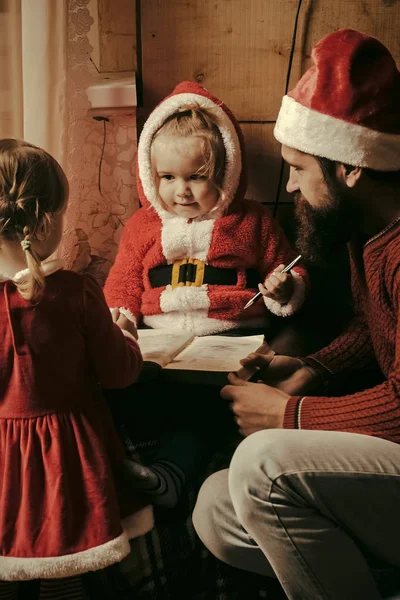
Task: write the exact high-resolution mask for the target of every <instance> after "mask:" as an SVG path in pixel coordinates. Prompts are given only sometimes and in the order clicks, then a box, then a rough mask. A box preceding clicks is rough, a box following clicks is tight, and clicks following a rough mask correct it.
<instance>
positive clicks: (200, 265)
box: [171, 258, 206, 290]
mask: <svg viewBox="0 0 400 600" xmlns="http://www.w3.org/2000/svg"><path fill="white" fill-rule="evenodd" d="M182 265H195V267H196V278H195V280H194V281H179V273H180V268H181V266H182ZM205 266H206V263H205V262H204V261H203V260H198V259H197V258H184V259H183V260H178V261H176V262H174V264H173V265H172V276H171V287H172V289H173V290H174V289H175V288H177V287H183V286H187V287H190V286H192V287H201V286H202V285H203V281H204V270H205Z"/></svg>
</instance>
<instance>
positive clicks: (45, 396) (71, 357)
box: [0, 139, 152, 599]
mask: <svg viewBox="0 0 400 600" xmlns="http://www.w3.org/2000/svg"><path fill="white" fill-rule="evenodd" d="M67 201H68V184H67V180H66V178H65V175H64V173H63V171H62V169H61V167H60V166H59V164H58V163H57V162H56V161H55V160H54V158H52V157H51V156H50V155H49V154H47V152H45V151H44V150H41V149H40V148H36V147H35V146H32V145H31V144H28V143H26V142H24V141H21V140H15V139H3V140H0V339H1V345H0V473H1V477H2V478H1V479H0V580H2V581H24V580H25V581H27V580H34V579H51V578H63V577H70V576H73V575H77V574H79V573H83V572H86V571H89V570H97V569H100V568H103V567H105V566H107V565H110V564H112V563H115V562H118V561H120V560H121V559H122V558H123V557H124V556H126V555H127V554H128V552H129V537H134V536H136V535H141V534H143V533H145V532H146V531H148V530H149V529H150V527H151V525H152V513H151V509H150V507H147V506H145V504H144V503H142V502H141V501H140V499H139V498H137V499H136V498H133V499H132V495H130V498H129V502H128V500H127V499H126V498H125V499H124V498H123V494H122V491H120V490H119V488H118V486H117V485H114V477H115V481H116V482H117V481H118V478H119V476H120V475H121V476H122V477H123V476H124V466H123V465H124V459H125V455H124V450H123V447H122V445H121V444H120V442H119V439H118V436H117V434H116V433H115V431H114V429H113V428H112V425H111V423H112V421H111V419H110V417H109V413H108V410H107V406H106V405H105V401H104V399H103V397H102V394H101V392H100V385H101V386H103V387H104V388H116V387H117V388H118V387H125V386H128V385H130V384H132V383H133V381H134V380H135V378H136V377H137V376H138V373H139V371H140V368H141V364H142V358H141V354H140V350H139V347H138V345H137V342H136V340H135V339H134V337H133V336H132V335H131V334H130V333H129V332H128V331H123V330H122V329H121V328H120V327H119V326H118V323H113V320H112V317H111V315H110V311H109V309H108V307H107V304H106V302H105V299H104V296H103V292H102V291H101V289H100V287H99V286H98V284H97V283H96V282H95V280H94V279H93V278H92V277H91V276H89V275H79V274H77V273H73V272H70V271H63V270H62V261H60V260H50V261H48V262H45V263H42V261H45V260H46V259H47V258H48V257H49V256H50V255H51V254H53V252H54V251H55V250H56V248H57V246H58V244H59V242H60V239H61V235H62V227H63V214H64V212H65V209H66V206H67ZM122 517H126V519H124V520H122V525H121V518H122ZM5 585H6V584H5ZM0 587H1V586H0ZM28 597H29V598H30V599H32V598H33V596H32V593H29V594H28Z"/></svg>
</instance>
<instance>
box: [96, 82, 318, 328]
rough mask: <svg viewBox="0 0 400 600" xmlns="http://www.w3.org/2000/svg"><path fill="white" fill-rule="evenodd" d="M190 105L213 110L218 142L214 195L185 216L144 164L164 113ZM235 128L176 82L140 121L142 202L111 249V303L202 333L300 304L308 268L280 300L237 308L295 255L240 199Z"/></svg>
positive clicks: (261, 319) (262, 215)
mask: <svg viewBox="0 0 400 600" xmlns="http://www.w3.org/2000/svg"><path fill="white" fill-rule="evenodd" d="M188 104H189V105H190V104H197V105H199V106H201V107H204V108H208V109H211V110H212V111H213V113H214V114H215V115H216V118H217V121H218V125H219V130H220V132H221V136H222V139H223V142H224V146H225V153H226V165H225V176H224V181H223V186H222V187H223V191H224V194H223V199H221V200H220V201H219V202H218V203H217V205H216V207H215V208H214V209H213V210H212V211H211V212H209V213H207V214H205V215H202V216H199V217H197V218H194V219H189V220H188V219H186V218H184V217H181V216H178V215H176V214H174V213H171V212H168V211H167V210H165V208H163V206H162V204H161V202H160V199H159V196H158V193H157V189H156V186H155V182H154V178H153V175H152V168H151V156H150V149H151V144H152V140H153V137H154V135H155V133H156V132H157V131H158V130H159V129H160V127H161V126H162V125H163V123H164V122H165V120H166V118H167V117H168V116H170V115H171V114H173V113H175V112H176V111H177V110H178V109H179V108H180V107H182V106H184V105H188ZM243 163H244V144H243V135H242V132H241V130H240V128H239V125H238V123H237V121H236V120H235V118H234V116H233V115H232V113H231V112H230V110H229V109H228V108H227V107H226V106H225V105H224V104H223V103H222V102H221V101H220V100H218V99H217V98H215V97H214V96H212V95H211V94H210V93H209V92H208V91H207V90H205V89H204V88H203V87H201V86H200V85H198V84H196V83H193V82H184V83H181V84H179V85H178V86H177V87H176V88H175V90H174V91H173V93H172V94H171V95H170V96H168V97H167V98H166V99H165V100H163V101H162V102H161V103H160V104H159V105H158V106H157V107H156V108H155V110H154V111H153V112H152V114H151V115H150V117H149V119H148V120H147V122H146V124H145V126H144V128H143V132H142V134H141V137H140V142H139V147H138V190H139V196H140V200H141V203H142V208H140V209H139V210H138V211H137V212H136V213H135V214H134V215H133V217H132V218H131V219H130V220H129V221H128V222H127V223H126V226H125V230H124V233H123V236H122V239H121V244H120V248H119V252H118V256H117V259H116V262H115V264H114V266H113V267H112V268H111V271H110V274H109V277H108V279H107V282H106V285H105V295H106V299H107V302H108V304H109V306H110V307H116V308H119V309H120V310H121V311H122V312H123V313H124V314H125V315H126V316H127V317H128V318H130V319H131V320H133V321H135V322H139V321H142V322H143V323H144V324H145V325H147V326H149V327H152V328H163V327H167V328H179V329H184V330H189V331H192V332H193V333H195V334H196V335H207V334H212V333H217V332H222V331H228V330H230V329H235V328H239V327H254V328H255V327H264V326H266V325H267V324H268V315H269V312H270V311H271V312H272V313H274V314H275V315H278V316H289V315H292V314H293V313H294V312H295V311H296V310H297V309H298V308H299V307H300V306H301V305H302V303H303V300H304V298H305V291H306V278H307V275H306V273H305V271H304V269H303V268H302V267H301V266H296V267H295V268H294V270H292V275H293V278H294V291H293V294H292V297H291V298H290V301H289V302H288V303H287V304H285V305H281V304H279V303H278V302H276V301H274V300H271V299H268V298H264V302H262V301H260V302H258V303H255V304H254V305H253V306H252V307H251V308H250V309H248V310H246V311H244V312H243V307H244V306H245V304H246V303H247V302H248V300H250V298H252V296H253V295H254V294H255V293H256V292H257V291H258V288H257V283H258V282H263V281H264V280H265V279H266V278H267V277H268V276H269V275H270V274H271V272H272V271H273V270H274V269H275V268H276V267H277V266H278V265H279V264H282V263H284V264H287V263H289V262H290V261H292V260H293V258H295V256H296V254H295V252H294V251H293V250H292V248H291V247H290V246H289V244H288V242H287V240H286V238H285V236H284V233H283V232H282V230H281V228H280V227H279V225H278V224H277V223H276V222H275V221H274V220H273V219H272V217H271V215H270V213H269V211H268V209H267V208H266V207H265V206H263V205H262V204H260V203H258V202H255V201H251V200H246V199H245V198H244V194H245V190H246V173H245V168H244V164H243Z"/></svg>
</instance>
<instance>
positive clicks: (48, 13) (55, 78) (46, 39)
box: [0, 0, 68, 161]
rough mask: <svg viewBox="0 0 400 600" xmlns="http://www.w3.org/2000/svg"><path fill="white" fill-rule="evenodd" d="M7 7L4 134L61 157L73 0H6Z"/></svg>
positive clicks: (3, 13) (4, 16) (5, 19)
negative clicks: (69, 0)
mask: <svg viewBox="0 0 400 600" xmlns="http://www.w3.org/2000/svg"><path fill="white" fill-rule="evenodd" d="M4 8H5V11H3V12H2V22H3V27H4V32H3V33H4V35H3V36H2V40H3V42H2V43H3V47H4V46H5V48H3V50H4V51H3V53H2V55H3V61H4V62H5V65H4V67H5V71H6V73H7V76H6V78H5V82H4V83H3V87H4V88H5V89H4V90H3V100H4V104H5V106H4V107H2V108H4V109H5V110H3V111H2V114H3V120H2V122H0V126H1V125H2V129H3V130H4V131H1V130H0V132H1V135H2V136H4V135H12V136H18V137H22V138H24V139H26V140H27V141H29V142H32V143H34V144H37V145H38V146H41V147H43V148H45V149H46V150H48V151H49V152H51V154H53V155H54V156H55V157H56V158H57V159H58V160H60V161H62V160H63V155H64V152H63V142H62V138H63V132H64V124H65V119H66V110H65V109H66V94H65V88H66V81H67V77H66V66H67V60H66V56H67V21H68V0H57V1H56V2H54V0H35V1H34V2H32V0H6V2H5V5H4ZM39 32H40V33H39Z"/></svg>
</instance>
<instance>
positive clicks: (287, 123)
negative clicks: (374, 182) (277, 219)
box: [274, 29, 400, 171]
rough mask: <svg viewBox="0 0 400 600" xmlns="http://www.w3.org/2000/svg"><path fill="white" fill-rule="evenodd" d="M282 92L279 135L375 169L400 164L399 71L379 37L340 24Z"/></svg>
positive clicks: (295, 145) (324, 154) (291, 142)
mask: <svg viewBox="0 0 400 600" xmlns="http://www.w3.org/2000/svg"><path fill="white" fill-rule="evenodd" d="M312 59H313V62H314V65H313V66H312V67H311V68H310V69H309V70H308V71H307V72H306V73H305V74H304V75H303V77H302V78H301V79H300V81H299V82H298V84H297V85H296V86H295V88H294V89H293V90H292V91H291V92H289V94H288V95H287V96H284V98H283V100H282V106H281V109H280V112H279V116H278V120H277V122H276V126H275V130H274V134H275V137H276V139H277V140H278V141H279V142H281V144H284V145H285V146H289V147H290V148H295V149H296V150H300V151H302V152H305V153H307V154H313V155H315V156H320V157H324V158H329V159H331V160H334V161H338V162H342V163H345V164H349V165H353V166H357V167H367V168H370V169H375V170H377V171H397V170H400V73H399V71H398V69H397V66H396V63H395V61H394V59H393V57H392V55H391V54H390V52H389V50H388V49H387V48H386V47H385V46H384V45H383V44H381V42H379V41H378V40H377V39H375V38H373V37H371V36H370V35H366V34H363V33H360V32H358V31H355V30H354V29H341V30H339V31H335V32H334V33H331V34H330V35H327V36H326V37H325V38H323V39H322V40H321V41H320V42H318V44H317V45H316V46H315V47H314V49H313V51H312Z"/></svg>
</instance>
